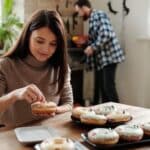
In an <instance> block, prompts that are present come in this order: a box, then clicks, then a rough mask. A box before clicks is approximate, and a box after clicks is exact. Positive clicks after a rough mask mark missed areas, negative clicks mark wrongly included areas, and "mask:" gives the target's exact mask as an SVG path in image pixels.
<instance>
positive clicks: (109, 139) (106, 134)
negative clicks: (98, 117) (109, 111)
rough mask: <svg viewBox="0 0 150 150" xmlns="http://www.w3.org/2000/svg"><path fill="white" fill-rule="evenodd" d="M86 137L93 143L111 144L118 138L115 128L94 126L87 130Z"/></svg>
mask: <svg viewBox="0 0 150 150" xmlns="http://www.w3.org/2000/svg"><path fill="white" fill-rule="evenodd" d="M88 139H89V141H91V142H92V143H94V144H100V145H113V144H116V143H117V142H118V140H119V135H118V133H117V132H116V131H115V130H112V129H106V128H95V129H92V130H91V131H89V132H88Z"/></svg>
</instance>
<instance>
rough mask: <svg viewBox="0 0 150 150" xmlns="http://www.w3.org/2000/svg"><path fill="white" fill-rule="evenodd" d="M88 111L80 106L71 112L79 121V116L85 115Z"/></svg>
mask: <svg viewBox="0 0 150 150" xmlns="http://www.w3.org/2000/svg"><path fill="white" fill-rule="evenodd" d="M89 111H90V109H89V108H86V107H81V106H79V107H75V108H73V110H72V116H73V117H75V118H77V119H80V115H82V114H84V113H87V112H89Z"/></svg>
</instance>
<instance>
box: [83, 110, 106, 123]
mask: <svg viewBox="0 0 150 150" xmlns="http://www.w3.org/2000/svg"><path fill="white" fill-rule="evenodd" d="M80 120H81V122H82V123H85V124H92V125H104V124H106V122H107V118H106V117H105V116H104V115H98V114H95V112H94V111H91V112H88V113H84V114H82V115H81V116H80Z"/></svg>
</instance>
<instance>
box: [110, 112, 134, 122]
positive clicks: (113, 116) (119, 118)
mask: <svg viewBox="0 0 150 150" xmlns="http://www.w3.org/2000/svg"><path fill="white" fill-rule="evenodd" d="M131 119H132V116H131V115H130V114H129V113H128V112H125V111H114V112H111V113H110V114H108V115H107V120H108V122H110V123H125V122H128V121H130V120H131Z"/></svg>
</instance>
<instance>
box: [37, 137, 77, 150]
mask: <svg viewBox="0 0 150 150" xmlns="http://www.w3.org/2000/svg"><path fill="white" fill-rule="evenodd" d="M40 150H75V144H74V142H73V141H72V140H70V139H68V138H63V137H56V138H54V139H51V138H50V139H47V140H45V141H43V142H42V143H41V144H40Z"/></svg>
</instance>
